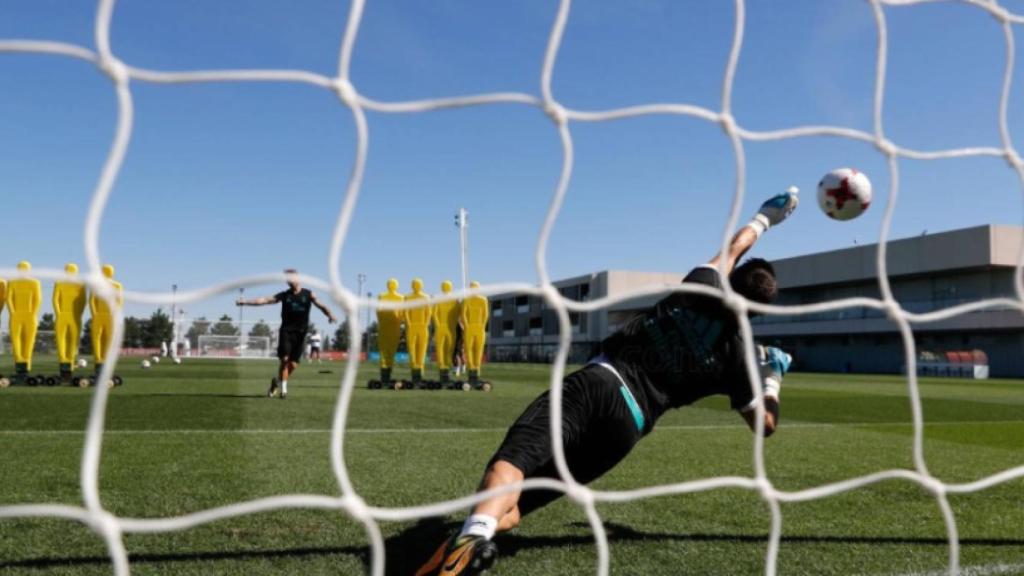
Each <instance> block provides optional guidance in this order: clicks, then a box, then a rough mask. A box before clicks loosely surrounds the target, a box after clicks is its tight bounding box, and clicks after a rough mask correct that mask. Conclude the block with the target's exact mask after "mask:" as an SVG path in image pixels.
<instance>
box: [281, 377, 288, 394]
mask: <svg viewBox="0 0 1024 576" xmlns="http://www.w3.org/2000/svg"><path fill="white" fill-rule="evenodd" d="M281 393H282V394H287V393H288V381H287V380H281Z"/></svg>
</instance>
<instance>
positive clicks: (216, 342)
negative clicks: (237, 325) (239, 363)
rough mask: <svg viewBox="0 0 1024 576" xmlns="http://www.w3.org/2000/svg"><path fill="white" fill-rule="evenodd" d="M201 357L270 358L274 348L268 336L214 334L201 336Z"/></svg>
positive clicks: (199, 350)
mask: <svg viewBox="0 0 1024 576" xmlns="http://www.w3.org/2000/svg"><path fill="white" fill-rule="evenodd" d="M197 352H198V354H199V357H200V358H270V357H271V356H273V350H272V349H271V346H270V338H268V337H266V336H214V335H210V334H206V335H203V336H200V337H199V349H198V351H197Z"/></svg>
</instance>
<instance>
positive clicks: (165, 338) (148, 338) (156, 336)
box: [140, 308, 174, 348]
mask: <svg viewBox="0 0 1024 576" xmlns="http://www.w3.org/2000/svg"><path fill="white" fill-rule="evenodd" d="M141 328H142V330H141V334H140V336H141V337H142V346H143V347H145V348H159V347H160V344H161V343H163V342H170V341H171V338H173V337H174V327H173V326H172V325H171V317H170V316H168V315H167V314H165V313H164V311H163V310H161V309H160V308H157V309H156V310H155V311H154V312H153V315H152V316H150V317H149V321H148V322H145V324H144V325H143V326H141Z"/></svg>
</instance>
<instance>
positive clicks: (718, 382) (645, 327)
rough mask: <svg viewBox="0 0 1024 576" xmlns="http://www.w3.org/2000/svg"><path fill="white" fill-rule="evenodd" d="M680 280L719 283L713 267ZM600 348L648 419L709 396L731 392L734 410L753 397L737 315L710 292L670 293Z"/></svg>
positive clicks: (720, 283) (718, 284)
mask: <svg viewBox="0 0 1024 576" xmlns="http://www.w3.org/2000/svg"><path fill="white" fill-rule="evenodd" d="M683 282H693V283H699V284H706V285H708V286H713V287H715V288H721V287H722V281H721V277H720V275H719V273H718V270H716V269H715V268H713V267H711V266H700V267H697V268H694V269H693V270H692V271H691V272H690V273H689V274H688V275H687V276H686V278H684V279H683ZM601 351H602V353H603V354H604V355H605V356H606V357H607V358H608V359H610V360H611V361H612V362H613V363H614V364H615V366H616V367H618V368H620V370H621V371H622V372H623V376H624V377H625V378H626V379H627V380H631V381H632V383H633V384H634V385H635V387H636V388H637V389H638V392H639V394H638V401H639V402H640V403H641V404H642V405H644V408H646V411H647V413H648V415H649V416H650V417H651V418H652V419H657V418H658V417H659V416H660V415H661V414H662V413H663V412H664V411H665V410H666V409H668V408H676V407H679V406H684V405H687V404H692V403H694V402H696V401H697V400H700V399H701V398H704V397H705V396H711V395H713V394H725V395H727V396H729V398H730V400H731V404H732V407H733V408H734V409H740V408H743V407H745V406H747V405H749V404H750V402H751V400H752V399H753V392H752V391H751V389H750V384H749V378H748V376H747V371H746V366H745V364H744V357H743V340H742V338H741V337H740V334H739V326H738V324H737V320H736V314H735V313H734V312H733V311H732V310H730V309H729V308H727V307H726V306H725V305H724V304H722V301H721V299H719V298H717V297H714V296H705V295H703V294H683V293H674V294H671V295H669V296H668V297H666V298H664V299H663V300H661V301H660V302H658V303H657V304H655V305H654V307H653V308H651V309H650V310H648V311H646V312H644V313H643V314H641V315H639V316H637V317H635V318H633V319H632V320H630V321H629V322H628V323H627V324H626V325H625V326H623V327H622V328H621V329H620V330H619V331H618V332H616V333H614V334H612V335H611V336H609V337H608V338H606V339H605V340H604V342H602V343H601Z"/></svg>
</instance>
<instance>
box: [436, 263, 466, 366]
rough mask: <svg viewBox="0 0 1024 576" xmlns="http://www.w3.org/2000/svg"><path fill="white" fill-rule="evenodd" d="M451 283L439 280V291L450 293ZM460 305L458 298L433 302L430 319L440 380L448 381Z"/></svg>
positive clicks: (460, 310)
mask: <svg viewBox="0 0 1024 576" xmlns="http://www.w3.org/2000/svg"><path fill="white" fill-rule="evenodd" d="M451 291H452V283H451V282H450V281H449V280H445V281H444V282H441V292H442V293H444V294H450V293H451ZM461 312H462V306H461V305H460V304H459V301H458V300H452V301H451V302H441V303H438V304H434V313H433V314H431V316H430V317H431V320H433V322H434V350H435V351H436V354H437V367H438V369H439V370H440V371H441V381H442V382H447V381H448V369H449V368H451V363H452V352H454V351H455V332H456V331H457V330H458V327H459V314H460V313H461Z"/></svg>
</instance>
